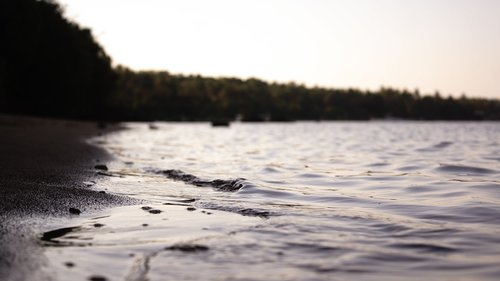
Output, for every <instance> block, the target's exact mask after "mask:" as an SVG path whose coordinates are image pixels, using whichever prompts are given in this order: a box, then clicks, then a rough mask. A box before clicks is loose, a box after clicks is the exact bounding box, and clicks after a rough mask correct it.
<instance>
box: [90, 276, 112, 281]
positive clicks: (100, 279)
mask: <svg viewBox="0 0 500 281" xmlns="http://www.w3.org/2000/svg"><path fill="white" fill-rule="evenodd" d="M89 280H90V281H107V280H108V279H106V277H104V276H97V275H94V276H90V277H89Z"/></svg>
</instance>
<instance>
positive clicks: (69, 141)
mask: <svg viewBox="0 0 500 281" xmlns="http://www.w3.org/2000/svg"><path fill="white" fill-rule="evenodd" d="M108 130H109V129H108ZM105 132H106V131H105V130H104V129H99V128H98V126H97V125H96V124H95V123H88V122H76V121H65V120H51V119H36V118H27V117H12V116H0V155H1V157H0V202H1V204H0V280H24V279H28V280H29V279H32V278H30V277H29V275H30V274H31V273H33V270H34V269H35V268H36V267H37V264H39V263H40V262H41V259H42V258H41V256H43V255H40V253H42V249H41V248H40V247H39V245H38V244H37V237H36V236H37V235H38V234H37V233H38V227H39V226H40V225H42V224H43V220H44V219H46V218H50V217H52V216H75V215H77V214H76V213H77V212H76V211H75V209H76V210H78V211H81V212H90V211H95V210H99V209H102V208H104V207H108V206H112V205H121V204H127V203H131V200H130V199H128V198H123V197H119V196H114V195H110V194H107V193H100V192H99V191H97V190H91V189H89V188H88V187H86V186H85V185H84V184H83V182H84V181H89V180H92V179H93V180H95V179H96V177H98V176H97V175H96V169H95V168H94V167H95V165H97V164H103V163H105V162H106V161H109V160H110V159H111V156H110V155H108V154H107V153H106V152H105V151H103V150H101V149H98V148H96V147H93V146H91V145H89V144H87V143H85V141H84V140H85V139H86V138H89V137H92V136H95V135H97V134H100V133H105ZM70 209H71V210H72V212H70ZM37 279H43V277H42V276H38V277H37Z"/></svg>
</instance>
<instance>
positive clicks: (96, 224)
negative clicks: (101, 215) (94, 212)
mask: <svg viewBox="0 0 500 281" xmlns="http://www.w3.org/2000/svg"><path fill="white" fill-rule="evenodd" d="M103 226H104V224H102V223H94V227H103Z"/></svg>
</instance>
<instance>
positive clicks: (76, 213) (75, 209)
mask: <svg viewBox="0 0 500 281" xmlns="http://www.w3.org/2000/svg"><path fill="white" fill-rule="evenodd" d="M69 213H70V214H72V215H79V214H81V213H82V211H80V210H78V209H77V208H69Z"/></svg>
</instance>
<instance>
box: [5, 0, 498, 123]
mask: <svg viewBox="0 0 500 281" xmlns="http://www.w3.org/2000/svg"><path fill="white" fill-rule="evenodd" d="M0 3H1V4H0V38H2V44H0V112H3V113H8V114H24V115H35V116H48V117H62V118H73V119H90V120H140V121H150V120H176V121H208V120H228V121H229V120H234V119H236V118H239V119H241V120H242V121H293V120H369V119H387V118H390V119H392V118H395V119H411V120H500V100H497V99H481V98H467V97H466V96H465V95H462V97H460V98H453V97H451V96H444V95H442V94H440V93H438V92H436V93H420V92H419V91H418V90H417V89H415V90H411V91H409V90H405V89H394V88H390V87H384V88H380V89H379V90H377V91H365V90H360V89H356V88H350V89H336V88H321V87H306V86H304V85H299V84H296V83H293V82H290V83H271V82H266V81H262V80H259V79H246V80H243V79H239V78H224V77H218V78H211V77H202V76H185V75H179V74H170V73H169V72H167V71H158V72H153V71H133V70H130V69H128V68H127V67H124V66H116V67H113V66H112V62H111V58H110V56H108V55H107V54H106V53H105V51H104V49H103V48H102V47H101V46H100V45H99V43H98V42H97V41H96V40H95V39H94V37H93V36H92V33H91V31H90V30H89V29H86V28H82V27H80V26H79V25H78V24H76V23H74V22H72V21H70V20H68V19H66V18H65V17H64V12H63V9H62V8H61V7H60V6H59V4H57V3H56V2H55V1H49V0H45V1H37V0H16V1H12V0H1V1H0Z"/></svg>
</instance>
